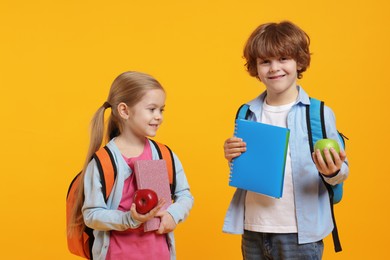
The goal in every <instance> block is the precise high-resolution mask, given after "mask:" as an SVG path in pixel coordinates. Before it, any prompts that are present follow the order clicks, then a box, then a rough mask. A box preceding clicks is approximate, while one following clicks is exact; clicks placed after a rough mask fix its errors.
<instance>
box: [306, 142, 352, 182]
mask: <svg viewBox="0 0 390 260" xmlns="http://www.w3.org/2000/svg"><path fill="white" fill-rule="evenodd" d="M323 152H324V157H325V160H324V158H323V157H322V155H321V151H320V150H319V149H317V150H316V151H314V153H313V155H312V156H313V160H314V163H315V165H316V167H317V170H318V171H319V172H320V173H321V174H322V175H325V176H332V175H334V174H335V173H337V172H338V171H339V170H340V169H341V166H342V164H343V162H344V161H345V159H346V158H347V155H346V153H345V151H340V153H337V151H336V150H335V149H334V148H330V149H328V148H325V149H324V150H323ZM332 156H333V158H334V160H333V159H332Z"/></svg>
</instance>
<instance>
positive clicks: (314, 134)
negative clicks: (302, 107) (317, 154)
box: [306, 98, 326, 152]
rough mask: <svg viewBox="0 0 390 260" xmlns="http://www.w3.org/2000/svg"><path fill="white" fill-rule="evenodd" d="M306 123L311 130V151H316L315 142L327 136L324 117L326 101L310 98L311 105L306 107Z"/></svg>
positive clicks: (309, 130)
mask: <svg viewBox="0 0 390 260" xmlns="http://www.w3.org/2000/svg"><path fill="white" fill-rule="evenodd" d="M306 123H307V130H308V132H309V144H310V151H311V152H313V151H314V144H315V143H316V142H317V141H318V140H320V139H324V138H326V128H325V119H324V102H323V101H320V100H318V99H315V98H310V105H309V106H307V107H306Z"/></svg>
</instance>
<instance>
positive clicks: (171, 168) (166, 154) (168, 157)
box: [149, 139, 176, 197]
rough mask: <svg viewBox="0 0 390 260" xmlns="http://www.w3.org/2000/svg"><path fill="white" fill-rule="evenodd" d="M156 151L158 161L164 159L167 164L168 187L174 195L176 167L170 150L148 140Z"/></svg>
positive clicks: (163, 145) (165, 146)
mask: <svg viewBox="0 0 390 260" xmlns="http://www.w3.org/2000/svg"><path fill="white" fill-rule="evenodd" d="M149 140H150V141H151V142H152V143H153V145H154V147H155V148H156V150H157V153H158V156H159V158H160V159H164V160H165V162H166V164H167V171H168V178H169V185H170V188H171V195H172V197H173V195H174V194H175V189H176V167H175V161H174V159H173V154H172V150H171V149H170V148H169V147H168V146H167V145H165V144H162V143H158V142H156V141H154V140H152V139H149Z"/></svg>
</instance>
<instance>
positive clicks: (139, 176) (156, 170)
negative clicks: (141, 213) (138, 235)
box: [134, 160, 172, 232]
mask: <svg viewBox="0 0 390 260" xmlns="http://www.w3.org/2000/svg"><path fill="white" fill-rule="evenodd" d="M134 174H135V178H136V181H137V188H138V189H151V190H154V191H155V192H156V193H157V196H158V199H160V198H164V199H165V204H164V205H163V207H162V208H161V209H160V210H165V209H167V208H168V207H169V205H171V204H172V199H171V190H170V187H169V179H168V171H167V164H166V162H165V160H139V161H135V162H134ZM159 226H160V218H159V217H154V218H153V219H151V220H149V221H147V222H145V223H144V231H145V232H148V231H154V230H157V229H158V228H159Z"/></svg>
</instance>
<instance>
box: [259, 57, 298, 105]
mask: <svg viewBox="0 0 390 260" xmlns="http://www.w3.org/2000/svg"><path fill="white" fill-rule="evenodd" d="M298 69H299V68H298V67H297V62H296V61H295V60H294V59H291V58H288V57H278V58H269V59H260V58H257V73H258V76H259V79H260V81H261V82H263V83H264V84H265V86H266V87H267V95H284V94H286V95H289V94H290V93H291V95H294V97H295V98H296V85H297V82H296V81H297V74H298V73H297V70H298ZM291 98H292V97H291Z"/></svg>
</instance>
